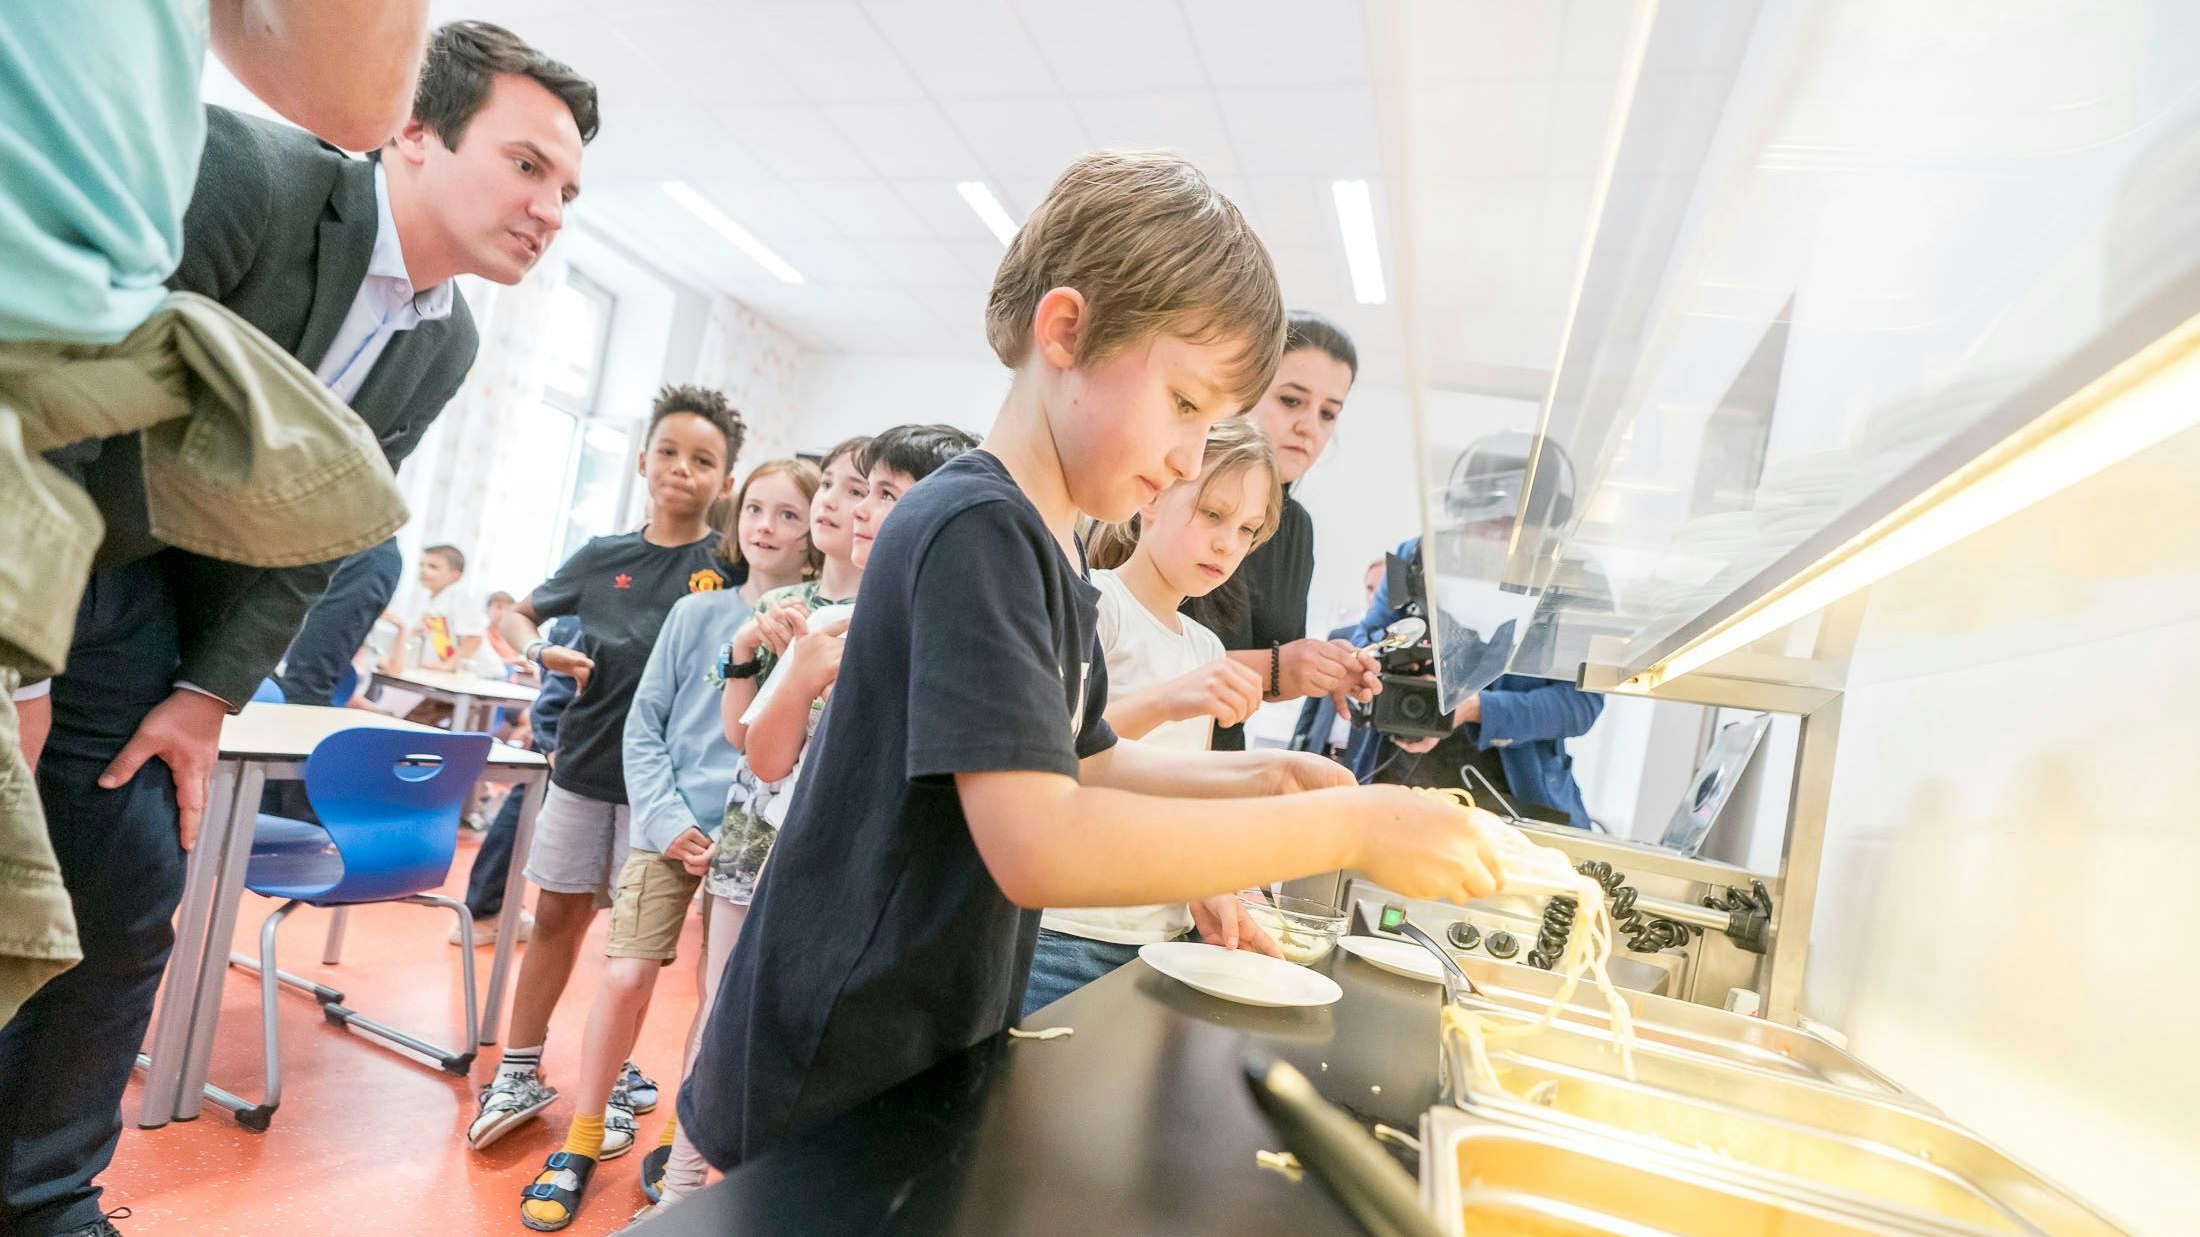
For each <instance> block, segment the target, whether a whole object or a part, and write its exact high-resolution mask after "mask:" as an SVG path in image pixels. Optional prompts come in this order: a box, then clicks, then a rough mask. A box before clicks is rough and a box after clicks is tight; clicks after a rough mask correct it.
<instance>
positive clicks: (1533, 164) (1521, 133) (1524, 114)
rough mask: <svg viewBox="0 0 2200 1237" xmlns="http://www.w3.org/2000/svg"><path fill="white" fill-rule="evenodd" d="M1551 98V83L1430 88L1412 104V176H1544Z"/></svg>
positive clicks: (1535, 81)
mask: <svg viewBox="0 0 2200 1237" xmlns="http://www.w3.org/2000/svg"><path fill="white" fill-rule="evenodd" d="M1556 93H1557V90H1556V83H1555V82H1554V81H1553V80H1552V79H1550V78H1538V79H1525V78H1524V79H1520V80H1517V81H1452V82H1438V83H1432V84H1431V85H1430V87H1429V89H1428V90H1426V91H1425V92H1423V94H1422V95H1421V97H1419V98H1417V99H1415V100H1414V106H1415V118H1414V121H1413V124H1414V134H1413V137H1412V139H1411V140H1412V142H1413V149H1414V150H1416V151H1418V152H1421V153H1422V155H1423V157H1422V158H1420V159H1418V160H1417V161H1416V162H1417V166H1415V168H1414V174H1415V175H1416V176H1432V177H1439V178H1443V177H1472V176H1540V175H1542V174H1544V172H1545V171H1546V170H1547V169H1546V160H1547V158H1548V156H1549V153H1550V136H1551V115H1552V110H1553V106H1554V99H1555V97H1556Z"/></svg>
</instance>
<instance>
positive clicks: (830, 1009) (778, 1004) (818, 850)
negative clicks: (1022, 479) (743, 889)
mask: <svg viewBox="0 0 2200 1237" xmlns="http://www.w3.org/2000/svg"><path fill="white" fill-rule="evenodd" d="M1098 601H1099V593H1098V592H1097V591H1096V590H1095V589H1094V588H1093V586H1092V585H1091V584H1090V583H1088V582H1087V581H1086V580H1085V578H1084V575H1083V571H1082V568H1081V566H1080V565H1079V564H1077V563H1074V562H1072V561H1070V560H1069V559H1068V558H1067V557H1065V556H1064V555H1063V553H1062V550H1061V547H1060V545H1059V544H1058V543H1057V542H1056V541H1055V539H1054V535H1053V534H1052V533H1051V532H1050V531H1048V529H1047V527H1046V525H1045V523H1044V522H1043V521H1042V520H1041V518H1040V516H1039V513H1038V511H1037V510H1036V509H1035V508H1034V507H1033V506H1032V505H1031V502H1030V500H1028V499H1026V498H1025V497H1024V495H1023V492H1022V491H1020V490H1018V489H1017V488H1016V484H1015V482H1014V481H1012V480H1011V479H1010V478H1009V475H1008V471H1007V470H1006V469H1005V468H1003V467H1002V466H1001V463H1000V461H999V460H997V459H995V458H993V457H992V456H991V455H988V454H986V453H984V452H981V451H972V452H970V453H968V454H966V455H962V456H959V457H957V458H956V459H954V460H952V461H950V462H948V463H947V464H946V465H945V466H944V467H942V468H941V469H940V470H939V471H938V472H936V473H934V474H933V475H932V476H930V477H928V478H926V479H925V480H924V481H923V482H922V483H920V484H918V485H917V486H915V487H914V488H912V489H911V490H910V491H909V493H908V494H907V495H905V496H904V497H903V498H902V499H901V501H900V502H899V503H898V504H896V506H895V509H894V512H893V515H892V517H891V518H890V519H888V520H887V521H886V524H885V527H884V528H882V529H881V530H880V535H879V539H878V543H877V545H876V547H875V548H874V549H873V550H872V553H871V558H870V562H869V564H868V566H867V567H866V569H865V571H864V577H863V601H862V603H861V604H860V605H858V606H857V607H856V617H855V621H854V623H853V624H852V625H851V627H850V629H849V632H848V643H847V646H846V649H845V650H844V653H843V656H842V658H841V663H840V677H839V679H838V680H837V681H836V683H835V684H834V687H833V695H832V700H831V703H830V704H829V705H828V706H827V708H826V710H825V716H824V719H823V721H822V722H821V724H820V725H819V727H818V731H817V735H816V737H815V738H813V739H812V740H811V749H810V751H809V753H808V755H807V758H806V760H805V762H804V771H803V775H802V781H801V785H800V786H799V788H798V789H797V790H796V792H795V797H794V802H793V805H792V807H791V809H790V811H789V812H788V816H787V823H786V825H785V826H784V827H783V828H782V829H781V830H780V833H779V840H778V843H777V845H776V847H775V848H774V849H773V851H772V857H771V862H770V863H769V864H767V865H766V866H765V868H764V874H763V879H762V881H761V883H760V884H759V885H758V888H757V894H756V902H755V904H754V906H753V907H752V908H751V909H750V911H749V917H748V922H747V923H746V924H745V925H744V926H743V928H742V931H741V939H740V941H739V942H738V943H737V944H736V945H735V946H734V952H733V957H732V958H731V960H729V961H728V963H727V966H726V973H725V977H724V980H723V982H722V983H721V985H720V988H719V993H720V995H719V999H718V1002H717V1005H716V1007H715V1009H714V1011H713V1012H712V1014H711V1019H710V1024H709V1027H708V1028H707V1029H706V1031H705V1033H704V1035H703V1040H702V1045H701V1050H700V1052H701V1054H700V1057H699V1058H698V1060H697V1063H696V1066H695V1068H694V1069H692V1070H690V1071H689V1072H688V1084H687V1086H686V1087H685V1088H684V1089H683V1090H682V1092H681V1095H680V1121H681V1123H682V1125H683V1126H684V1127H685V1128H686V1129H687V1131H688V1133H689V1136H690V1137H691V1138H693V1139H694V1141H695V1144H696V1147H697V1148H698V1149H699V1150H700V1151H702V1153H703V1155H704V1156H705V1158H707V1159H709V1160H710V1161H711V1162H712V1163H713V1164H716V1165H718V1166H719V1167H721V1168H727V1169H730V1168H732V1167H733V1166H734V1165H736V1164H738V1163H740V1162H742V1161H743V1160H745V1159H747V1158H748V1157H750V1156H753V1155H756V1154H758V1153H759V1152H761V1151H762V1150H763V1149H764V1148H765V1147H767V1146H769V1145H771V1144H772V1143H775V1142H777V1141H779V1140H781V1139H783V1138H787V1137H790V1136H793V1135H796V1134H799V1133H801V1132H803V1131H805V1130H807V1129H810V1128H813V1127H814V1126H816V1125H818V1124H820V1123H821V1122H823V1121H824V1120H825V1119H827V1118H829V1117H831V1116H832V1115H833V1114H835V1113H837V1112H840V1111H841V1110H843V1109H845V1108H847V1107H849V1106H851V1105H853V1104H857V1103H860V1102H861V1101H863V1100H865V1099H868V1098H870V1097H872V1096H874V1095H877V1094H878V1093H880V1092H882V1091H884V1090H886V1089H887V1088H889V1087H891V1086H893V1085H894V1084H896V1083H898V1082H901V1081H902V1080H903V1079H906V1078H909V1077H910V1076H912V1075H914V1074H916V1073H918V1072H920V1071H922V1070H923V1069H925V1068H926V1067H928V1066H930V1065H932V1064H934V1063H936V1062H938V1061H940V1060H941V1059H942V1058H944V1057H946V1056H948V1055H950V1054H952V1053H954V1052H957V1051H959V1050H961V1049H963V1048H967V1047H969V1046H970V1045H972V1044H975V1043H977V1042H978V1041H980V1040H982V1039H985V1038H987V1037H988V1036H991V1035H993V1034H995V1033H997V1032H999V1031H1000V1030H1002V1029H1003V1028H1004V1027H1006V1026H1008V1025H1009V1022H1010V1020H1011V1019H1012V1018H1014V1017H1015V1015H1016V1012H1017V1010H1018V1008H1019V1007H1020V1006H1021V1005H1022V1003H1023V993H1024V981H1025V979H1026V978H1027V977H1028V975H1029V973H1030V970H1031V951H1032V944H1033V942H1034V940H1035V939H1036V937H1037V934H1038V925H1039V912H1037V911H1031V910H1024V909H1022V908H1020V907H1018V906H1016V905H1015V904H1014V903H1012V902H1010V901H1009V900H1008V898H1007V897H1005V896H1004V895H1003V894H1002V893H1001V889H1000V886H999V885H997V884H995V883H994V880H993V877H992V874H991V873H990V872H988V871H987V870H986V866H985V863H984V861H983V860H982V859H980V858H979V856H978V850H977V846H976V843H975V842H974V840H973V839H972V838H971V836H970V827H969V824H968V822H967V821H966V820H965V819H964V817H963V812H962V803H961V800H960V799H959V798H958V797H957V795H956V793H955V781H954V775H955V774H957V773H978V772H994V771H1043V772H1047V773H1059V774H1063V775H1065V776H1070V777H1074V776H1076V774H1077V769H1078V761H1079V760H1081V759H1083V758H1084V757H1087V756H1091V755H1094V754H1096V753H1098V752H1101V751H1104V750H1106V749H1107V748H1108V747H1109V746H1110V745H1111V744H1113V743H1114V741H1115V733H1114V731H1112V730H1110V729H1109V727H1108V723H1107V721H1106V719H1105V718H1104V717H1103V716H1102V711H1103V709H1104V708H1105V707H1106V704H1107V698H1108V687H1107V662H1106V660H1105V658H1104V657H1103V656H1102V654H1101V651H1100V641H1099V636H1098V633H1097V632H1096V630H1095V627H1096V624H1097V620H1098V610H1097V606H1098Z"/></svg>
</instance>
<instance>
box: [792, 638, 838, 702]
mask: <svg viewBox="0 0 2200 1237" xmlns="http://www.w3.org/2000/svg"><path fill="white" fill-rule="evenodd" d="M847 630H848V620H847V619H839V620H836V621H834V622H831V623H827V624H825V625H824V626H823V627H820V628H818V629H817V630H816V631H813V632H810V633H809V634H808V635H804V636H800V637H797V638H796V640H795V642H794V643H793V644H791V645H788V646H787V670H788V672H789V673H791V674H793V675H794V676H795V678H794V683H793V685H794V686H799V687H801V688H802V689H803V694H804V695H805V696H808V697H810V698H812V699H815V698H816V697H817V696H819V695H821V694H823V692H824V691H825V689H826V688H828V687H831V686H832V685H833V683H834V682H836V681H838V679H839V678H840V658H841V655H842V654H844V653H846V652H847V651H848V639H847V636H846V635H845V634H844V633H846V632H847Z"/></svg>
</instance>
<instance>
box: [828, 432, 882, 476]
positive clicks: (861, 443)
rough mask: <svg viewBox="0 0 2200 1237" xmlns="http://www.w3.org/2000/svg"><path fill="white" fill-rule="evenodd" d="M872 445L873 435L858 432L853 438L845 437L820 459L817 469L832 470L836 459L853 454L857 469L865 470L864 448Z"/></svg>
mask: <svg viewBox="0 0 2200 1237" xmlns="http://www.w3.org/2000/svg"><path fill="white" fill-rule="evenodd" d="M870 445H871V436H870V435H869V434H858V435H856V436H855V437H853V438H843V439H841V440H840V441H839V442H836V443H834V444H833V448H832V450H830V451H827V452H826V453H825V455H824V458H822V459H820V460H818V462H817V470H818V471H819V472H821V473H823V472H830V471H832V467H833V461H834V460H837V459H839V458H840V457H841V456H843V455H852V456H854V457H855V460H854V463H855V466H856V470H857V471H859V472H861V471H864V468H863V449H864V448H865V447H868V446H870Z"/></svg>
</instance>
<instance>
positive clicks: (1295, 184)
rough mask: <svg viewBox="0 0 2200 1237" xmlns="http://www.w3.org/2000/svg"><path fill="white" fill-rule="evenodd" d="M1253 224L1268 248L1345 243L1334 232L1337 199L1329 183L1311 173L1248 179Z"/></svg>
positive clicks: (1337, 247) (1340, 246)
mask: <svg viewBox="0 0 2200 1237" xmlns="http://www.w3.org/2000/svg"><path fill="white" fill-rule="evenodd" d="M1247 188H1248V190H1249V191H1250V193H1251V195H1252V199H1253V219H1254V226H1255V227H1256V228H1257V229H1259V231H1260V238H1261V240H1263V241H1265V242H1266V243H1267V245H1268V247H1269V248H1270V249H1275V248H1278V247H1289V246H1297V247H1301V248H1314V247H1330V248H1336V249H1338V250H1339V251H1340V252H1341V251H1342V246H1343V244H1344V242H1343V240H1342V239H1341V237H1340V236H1339V234H1338V231H1337V206H1336V199H1335V198H1334V197H1333V196H1332V195H1331V193H1330V189H1329V182H1328V181H1326V180H1320V179H1317V178H1315V177H1311V176H1267V177H1254V178H1253V179H1252V180H1250V181H1248V182H1247Z"/></svg>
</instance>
